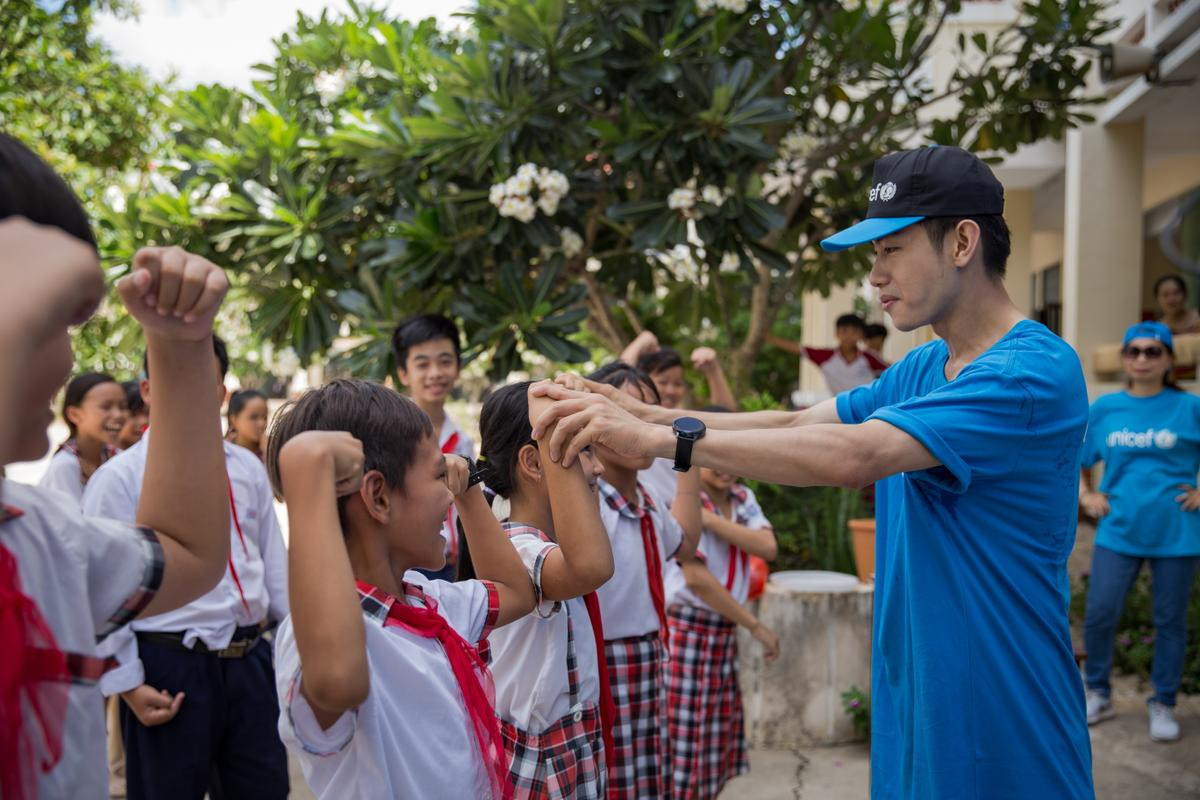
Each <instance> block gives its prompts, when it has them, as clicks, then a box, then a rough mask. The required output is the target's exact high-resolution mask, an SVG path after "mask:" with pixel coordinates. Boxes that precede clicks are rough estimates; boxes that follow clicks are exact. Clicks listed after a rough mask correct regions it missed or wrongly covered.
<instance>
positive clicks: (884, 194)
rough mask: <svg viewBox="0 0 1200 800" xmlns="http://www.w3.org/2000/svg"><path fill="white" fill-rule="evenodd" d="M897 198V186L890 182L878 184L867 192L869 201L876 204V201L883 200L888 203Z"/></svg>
mask: <svg viewBox="0 0 1200 800" xmlns="http://www.w3.org/2000/svg"><path fill="white" fill-rule="evenodd" d="M895 196H896V184H894V183H892V182H891V181H888V182H887V183H877V184H875V185H874V186H872V187H871V190H870V191H869V192H867V200H869V201H870V202H872V203H874V202H875V201H876V200H881V201H883V202H884V203H886V202H887V201H888V200H891V199H892V198H893V197H895Z"/></svg>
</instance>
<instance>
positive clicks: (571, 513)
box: [479, 381, 613, 800]
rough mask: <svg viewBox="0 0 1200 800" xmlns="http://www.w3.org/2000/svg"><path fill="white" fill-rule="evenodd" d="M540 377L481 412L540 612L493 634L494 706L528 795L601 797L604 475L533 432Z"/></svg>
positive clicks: (491, 462)
mask: <svg viewBox="0 0 1200 800" xmlns="http://www.w3.org/2000/svg"><path fill="white" fill-rule="evenodd" d="M530 385H531V382H529V381H526V382H523V383H517V384H512V385H510V386H505V387H503V388H502V389H499V390H497V391H496V392H495V393H493V394H492V395H491V396H490V397H489V398H488V400H487V402H486V403H484V405H483V411H482V414H481V416H480V420H479V429H480V433H481V435H482V453H483V458H484V463H485V464H486V465H487V466H486V474H487V482H488V484H489V486H490V487H491V488H492V489H493V490H494V491H495V492H496V493H497V494H498V495H499V496H500V497H502V498H505V499H507V500H508V501H509V507H510V509H511V511H510V513H509V515H508V519H507V520H505V521H504V522H503V524H502V527H503V528H504V530H505V531H506V532H507V534H508V536H509V540H510V541H511V542H512V544H513V546H514V547H515V548H516V550H517V552H518V553H519V554H520V556H521V559H522V561H523V562H524V563H525V567H526V569H527V570H528V571H529V576H530V578H531V579H532V581H533V587H534V592H535V594H536V598H537V600H536V602H537V606H536V608H535V609H534V613H533V614H530V615H529V616H526V617H524V618H523V619H521V620H520V621H518V622H515V623H513V624H512V625H509V626H508V627H506V628H503V629H501V630H498V631H496V632H494V633H493V634H492V635H491V636H490V637H489V647H490V651H491V658H492V674H493V676H494V677H495V681H496V714H497V716H499V717H500V732H501V736H502V737H503V739H504V749H505V751H506V754H507V756H508V765H509V777H510V779H511V780H512V783H513V786H514V788H515V796H516V797H518V798H545V799H546V800H560V799H561V800H574V799H576V798H577V799H578V800H600V799H601V798H603V797H604V796H605V791H606V786H607V780H606V775H605V760H604V759H605V747H604V743H605V739H606V738H607V736H608V735H609V732H610V730H611V726H612V711H613V709H612V697H611V695H610V693H609V689H608V681H607V670H606V669H605V664H604V661H603V654H604V648H603V643H604V634H603V624H602V622H601V620H600V607H599V603H598V602H597V600H596V596H595V590H596V589H597V588H598V587H599V586H600V585H601V584H603V583H604V582H605V581H607V580H608V579H609V578H610V577H612V573H613V557H612V548H611V547H610V546H609V543H608V536H607V535H606V534H605V532H604V526H603V525H602V524H601V522H600V513H599V509H598V506H597V501H596V494H595V482H596V479H597V478H598V476H599V475H600V474H601V473H602V472H603V469H602V468H601V467H600V466H599V464H598V463H597V462H596V461H595V460H594V459H592V458H590V456H589V455H587V454H584V456H583V458H581V459H580V462H581V463H580V464H576V465H573V466H572V467H571V468H570V469H563V468H562V466H560V465H559V464H557V463H555V462H553V461H551V460H550V459H549V458H548V457H547V455H546V453H545V450H544V448H545V447H547V445H544V444H543V445H539V444H538V443H536V442H534V441H533V439H532V438H531V435H532V432H533V430H532V426H531V425H530V417H531V415H535V414H538V413H540V411H542V410H543V409H544V408H545V407H546V406H547V405H549V401H547V400H546V399H544V398H538V399H535V400H534V401H533V402H530V400H529V398H528V390H529V387H530Z"/></svg>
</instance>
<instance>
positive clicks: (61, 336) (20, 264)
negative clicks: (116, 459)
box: [0, 134, 229, 800]
mask: <svg viewBox="0 0 1200 800" xmlns="http://www.w3.org/2000/svg"><path fill="white" fill-rule="evenodd" d="M131 267H132V270H131V274H130V275H129V276H127V277H126V278H124V279H123V280H122V281H121V282H120V283H119V284H118V291H119V292H120V294H121V299H122V301H123V302H124V304H125V307H126V308H127V309H128V310H129V312H130V313H131V314H132V315H133V316H134V317H135V318H136V319H137V320H138V322H140V323H141V325H142V328H143V330H144V332H145V335H146V341H147V347H148V350H149V353H150V360H151V363H152V364H153V365H154V368H155V370H156V378H155V380H156V383H155V389H156V391H158V392H159V394H160V397H161V398H162V408H161V410H159V411H158V412H156V413H157V414H158V416H157V417H156V424H157V425H158V426H159V428H160V430H161V432H162V433H161V436H160V437H159V440H158V441H157V443H156V444H155V445H154V446H153V447H152V449H151V452H150V456H149V458H150V463H151V465H152V466H153V467H154V469H153V470H152V471H150V472H148V473H147V476H146V480H145V483H144V485H143V492H142V503H141V505H140V506H139V508H138V515H137V526H133V525H128V524H124V523H119V522H113V521H111V520H98V519H93V518H89V517H85V516H84V515H82V514H81V513H80V512H79V511H78V510H77V505H76V503H75V502H74V501H72V500H71V499H70V498H68V497H67V496H66V495H63V494H62V493H60V492H57V491H54V490H49V489H43V488H38V487H30V486H23V485H21V484H16V483H12V482H10V481H7V480H3V479H0V653H2V654H3V655H2V656H0V658H2V659H3V662H4V665H5V669H4V670H0V796H3V797H4V798H5V799H6V800H24V799H26V798H47V799H48V800H49V798H63V797H69V798H72V800H74V799H75V798H82V799H83V800H88V798H95V799H96V800H100V798H107V796H108V779H107V767H106V763H105V735H104V704H103V703H102V702H101V698H100V694H99V692H98V691H97V690H96V688H95V682H96V680H97V679H98V678H99V677H100V675H101V674H102V673H103V671H104V669H105V668H107V666H108V664H106V663H105V662H104V660H103V659H101V658H99V657H98V655H97V648H96V642H97V639H103V637H105V636H106V635H107V634H108V633H110V632H111V631H112V630H114V629H115V628H116V627H118V626H120V625H123V624H125V623H126V622H128V621H129V620H131V619H133V618H136V617H138V616H139V615H142V614H147V613H151V614H155V613H161V612H163V611H168V610H170V609H172V608H175V607H178V606H180V605H182V604H184V603H186V602H188V601H189V600H190V599H192V598H193V597H195V596H197V595H199V594H202V593H204V592H205V591H207V590H208V589H209V588H210V587H211V586H212V585H213V584H215V583H216V582H217V580H219V579H220V576H221V572H222V571H223V569H224V564H225V558H226V556H227V555H228V541H227V540H226V539H225V537H224V536H218V535H217V534H216V531H218V530H220V525H219V523H220V521H221V520H222V519H224V518H225V517H226V516H227V515H228V514H229V505H228V500H227V498H226V489H225V480H224V472H223V470H222V466H221V461H222V458H221V448H220V427H219V423H218V419H217V415H216V413H215V411H216V408H215V404H216V378H215V376H214V375H213V374H212V371H211V370H209V369H207V362H206V361H205V360H204V358H203V355H204V354H205V353H208V352H211V349H212V320H213V316H214V315H215V313H216V310H217V308H218V306H219V305H220V302H221V300H222V298H223V297H224V296H225V292H226V291H227V290H228V286H229V284H228V281H227V280H226V278H225V275H224V274H223V273H222V272H221V271H220V270H219V269H218V268H217V267H215V266H214V265H212V264H211V263H209V262H208V261H205V260H204V259H202V258H199V257H197V256H193V255H191V254H188V253H185V252H184V251H182V250H180V249H178V248H159V247H154V248H144V249H142V250H140V251H138V252H137V253H136V254H135V255H134V258H133V262H132V264H131ZM0 285H2V286H4V291H3V292H0V354H2V355H0V387H3V389H2V390H0V465H3V464H8V463H12V462H16V461H31V460H35V459H37V458H39V457H41V456H42V454H44V453H45V452H46V448H47V441H46V434H45V431H46V427H47V425H48V424H49V422H50V420H51V419H52V416H51V414H50V411H49V405H50V402H51V400H52V399H53V396H54V394H55V392H56V391H57V390H58V388H59V387H60V386H62V384H63V382H64V381H65V379H66V377H67V375H68V373H69V372H70V369H71V362H72V358H71V347H70V336H69V331H68V326H69V325H75V324H80V323H82V322H84V321H85V320H87V319H88V317H90V316H91V314H92V312H93V311H94V310H95V309H96V306H97V305H98V304H99V302H100V300H101V298H102V297H103V296H104V278H103V273H102V272H101V270H100V265H99V258H98V255H97V252H96V246H95V240H94V239H93V238H92V235H91V231H90V230H89V228H88V223H87V217H86V215H85V214H84V212H83V209H82V207H81V206H80V205H79V202H78V200H77V199H76V198H75V197H74V195H73V194H72V193H71V190H70V189H69V188H67V186H66V184H65V183H63V182H62V180H61V179H60V178H59V177H58V176H57V175H55V174H54V172H53V171H52V170H51V169H50V168H49V167H47V166H46V165H45V164H44V163H43V162H42V161H41V160H40V159H38V158H37V156H35V155H33V153H32V152H30V151H29V150H28V149H27V148H26V147H24V146H23V145H21V144H20V143H19V142H17V141H16V140H15V139H12V138H10V137H7V136H4V135H2V134H0ZM205 419H208V420H209V422H205Z"/></svg>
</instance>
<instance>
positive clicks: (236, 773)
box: [121, 640, 289, 800]
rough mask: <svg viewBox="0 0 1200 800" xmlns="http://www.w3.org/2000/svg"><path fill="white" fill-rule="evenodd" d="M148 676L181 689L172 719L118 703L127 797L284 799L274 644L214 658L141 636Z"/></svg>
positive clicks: (283, 757) (134, 799) (149, 799)
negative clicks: (148, 720)
mask: <svg viewBox="0 0 1200 800" xmlns="http://www.w3.org/2000/svg"><path fill="white" fill-rule="evenodd" d="M138 653H139V655H140V656H141V658H142V663H143V664H144V665H145V668H146V683H148V684H150V685H151V686H153V687H154V688H156V689H165V690H167V691H168V692H170V693H171V694H175V693H176V692H183V693H184V698H183V703H182V704H181V705H180V706H179V713H178V714H176V715H175V718H174V719H172V720H171V721H170V722H167V723H165V724H163V725H157V726H155V727H152V728H147V727H146V726H145V725H143V724H142V723H141V722H139V721H138V718H137V717H136V716H134V714H133V712H132V711H130V710H129V706H128V705H126V704H125V703H121V731H122V735H123V737H124V739H125V776H126V785H127V791H128V797H129V800H163V799H164V798H169V800H177V799H178V800H201V798H203V797H204V795H205V793H206V792H211V794H212V797H213V798H214V799H219V800H241V798H255V800H258V799H259V798H262V800H275V798H278V800H287V796H288V788H289V787H288V765H287V753H286V751H285V750H284V747H283V743H282V742H281V741H280V740H279V732H278V729H277V727H276V726H277V725H278V722H279V702H278V700H277V699H276V696H275V670H274V668H273V667H272V664H271V645H270V643H269V642H266V641H260V642H259V643H258V644H257V645H256V646H255V647H254V649H253V650H251V651H250V652H249V653H247V654H246V655H245V656H244V657H243V658H217V657H216V656H215V655H209V654H205V653H193V652H189V651H185V650H178V649H174V648H171V647H164V646H162V645H158V644H155V643H153V642H147V641H145V640H139V642H138Z"/></svg>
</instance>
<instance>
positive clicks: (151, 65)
mask: <svg viewBox="0 0 1200 800" xmlns="http://www.w3.org/2000/svg"><path fill="white" fill-rule="evenodd" d="M369 2H372V3H373V4H374V5H377V6H383V7H386V8H389V9H390V10H392V11H394V12H396V13H398V14H399V15H400V16H403V17H406V18H408V19H414V20H415V19H423V18H424V17H428V16H436V17H439V18H442V19H449V18H450V16H451V15H452V14H453V13H454V12H455V11H457V10H459V9H460V8H462V7H463V6H464V5H466V4H467V3H466V2H465V0H369ZM137 5H138V8H139V9H140V10H139V13H138V18H137V19H125V20H119V19H116V18H114V17H112V16H111V15H109V14H104V15H100V16H98V18H97V19H96V25H95V33H96V34H97V35H98V36H99V37H100V38H101V39H102V40H104V41H105V42H107V43H108V45H109V46H110V47H112V49H113V50H114V51H115V52H116V54H117V57H118V58H119V59H121V60H122V61H125V62H127V63H130V64H137V65H141V66H144V67H146V68H147V69H149V70H150V72H151V73H152V74H153V75H155V76H156V77H159V78H164V77H166V76H167V74H168V73H169V72H170V71H171V70H172V69H174V70H175V71H176V73H177V74H178V79H179V83H180V84H181V85H183V86H194V85H195V84H197V83H213V82H220V83H226V84H234V85H236V86H239V87H242V88H248V87H249V85H250V81H251V79H252V78H253V77H254V75H253V73H252V72H251V69H250V67H251V66H252V65H253V64H256V63H259V62H262V61H267V60H269V59H270V57H271V55H272V52H273V51H272V47H271V41H272V40H273V39H274V38H276V37H277V36H278V35H279V34H281V33H283V32H284V31H285V30H287V29H288V28H290V27H292V25H293V24H294V22H295V19H296V12H297V11H303V12H304V13H305V14H308V15H310V16H313V15H318V14H320V13H321V9H322V8H329V9H330V10H331V11H337V12H341V11H345V10H346V8H347V4H346V2H345V0H137Z"/></svg>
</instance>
